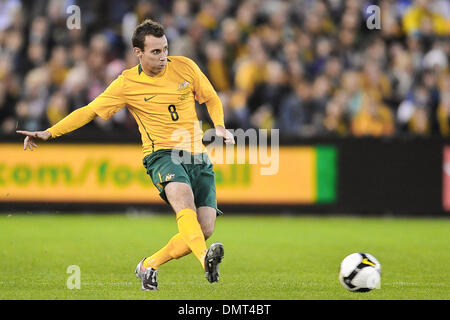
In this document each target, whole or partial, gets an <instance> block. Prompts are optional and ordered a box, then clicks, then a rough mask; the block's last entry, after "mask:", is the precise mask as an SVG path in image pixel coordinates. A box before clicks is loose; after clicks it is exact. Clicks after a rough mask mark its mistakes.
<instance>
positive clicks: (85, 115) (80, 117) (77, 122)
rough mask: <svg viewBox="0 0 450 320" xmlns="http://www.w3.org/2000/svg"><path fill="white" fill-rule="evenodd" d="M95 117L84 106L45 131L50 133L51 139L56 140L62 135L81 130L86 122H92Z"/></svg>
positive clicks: (92, 112)
mask: <svg viewBox="0 0 450 320" xmlns="http://www.w3.org/2000/svg"><path fill="white" fill-rule="evenodd" d="M95 116H96V114H95V112H94V111H93V110H92V109H90V108H89V106H85V107H83V108H80V109H77V110H75V111H73V112H71V113H70V114H69V115H68V116H67V117H65V118H64V119H62V120H61V121H59V122H58V123H56V124H55V125H54V126H52V127H51V128H48V129H47V131H48V132H50V133H51V135H52V138H57V137H59V136H62V135H63V134H66V133H69V132H72V131H74V130H76V129H78V128H81V127H82V126H84V125H85V124H87V123H88V122H90V121H92V120H93V119H94V118H95Z"/></svg>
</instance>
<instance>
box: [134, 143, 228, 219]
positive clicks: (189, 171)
mask: <svg viewBox="0 0 450 320" xmlns="http://www.w3.org/2000/svg"><path fill="white" fill-rule="evenodd" d="M142 162H143V164H144V167H145V168H146V169H147V174H148V175H149V176H150V178H151V179H152V182H153V184H154V185H155V187H156V188H157V189H158V190H159V195H160V197H161V198H162V199H163V200H164V201H166V202H167V203H169V201H168V200H167V196H166V193H165V191H164V187H165V186H166V184H168V183H169V182H174V181H176V182H184V183H187V184H188V185H189V186H190V187H191V189H192V192H193V193H194V202H195V206H196V207H197V208H198V207H204V206H206V207H211V208H214V209H216V212H217V215H221V214H222V211H220V210H219V209H218V208H217V199H216V183H215V180H214V171H213V165H212V163H211V161H210V160H209V157H208V154H206V153H202V154H196V155H193V154H191V153H190V152H187V151H183V150H175V149H161V150H157V151H155V152H153V153H152V154H149V155H148V156H146V157H145V158H144V159H143V160H142Z"/></svg>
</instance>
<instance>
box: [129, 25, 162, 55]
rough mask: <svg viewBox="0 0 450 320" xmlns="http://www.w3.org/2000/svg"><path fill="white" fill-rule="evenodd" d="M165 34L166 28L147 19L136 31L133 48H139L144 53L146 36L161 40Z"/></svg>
mask: <svg viewBox="0 0 450 320" xmlns="http://www.w3.org/2000/svg"><path fill="white" fill-rule="evenodd" d="M164 34H165V33H164V27H163V26H162V25H161V24H159V23H158V22H155V21H153V20H151V19H145V20H144V21H143V22H142V23H141V24H140V25H138V26H137V27H136V29H134V32H133V37H132V38H131V43H132V44H133V47H137V48H139V49H141V50H142V51H144V41H145V37H146V36H148V35H152V36H154V37H156V38H161V37H162V36H164Z"/></svg>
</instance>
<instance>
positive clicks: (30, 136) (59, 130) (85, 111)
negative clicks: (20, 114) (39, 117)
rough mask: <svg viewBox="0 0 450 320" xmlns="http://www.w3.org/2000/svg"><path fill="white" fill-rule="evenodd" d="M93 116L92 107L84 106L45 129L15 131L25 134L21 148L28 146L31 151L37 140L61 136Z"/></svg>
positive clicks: (90, 119) (25, 148) (82, 124)
mask: <svg viewBox="0 0 450 320" xmlns="http://www.w3.org/2000/svg"><path fill="white" fill-rule="evenodd" d="M95 117H96V113H95V112H94V111H93V110H92V108H90V107H89V106H85V107H83V108H80V109H77V110H75V111H73V112H72V113H70V114H69V115H68V116H67V117H65V118H64V119H62V120H61V121H59V122H58V123H57V124H55V125H54V126H53V127H51V128H48V129H47V130H45V131H22V130H18V131H16V132H17V133H19V134H23V135H25V136H26V137H25V140H24V141H23V149H24V150H27V148H29V149H30V150H31V151H33V147H34V148H36V147H37V145H36V141H37V140H42V141H46V140H48V139H50V138H56V137H59V136H62V135H63V134H66V133H69V132H72V131H74V130H76V129H78V128H80V127H82V126H84V125H85V124H86V123H88V122H90V121H92V120H93V119H94V118H95Z"/></svg>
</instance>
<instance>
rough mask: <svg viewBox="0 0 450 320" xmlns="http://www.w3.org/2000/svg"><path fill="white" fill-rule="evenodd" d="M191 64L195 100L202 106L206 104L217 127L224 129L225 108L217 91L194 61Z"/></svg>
mask: <svg viewBox="0 0 450 320" xmlns="http://www.w3.org/2000/svg"><path fill="white" fill-rule="evenodd" d="M190 64H191V67H192V69H193V73H194V83H193V85H194V94H195V100H197V101H198V102H199V103H200V104H202V103H205V104H206V107H207V109H208V113H209V115H210V117H211V120H212V121H213V123H214V125H215V126H217V125H221V126H223V127H224V115H223V106H222V102H221V101H220V98H219V96H218V95H217V92H216V90H214V87H213V86H212V84H211V82H210V81H209V80H208V78H207V77H206V76H205V74H204V73H203V72H202V71H201V70H200V68H199V67H198V65H197V64H196V63H195V62H194V61H192V60H190Z"/></svg>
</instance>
